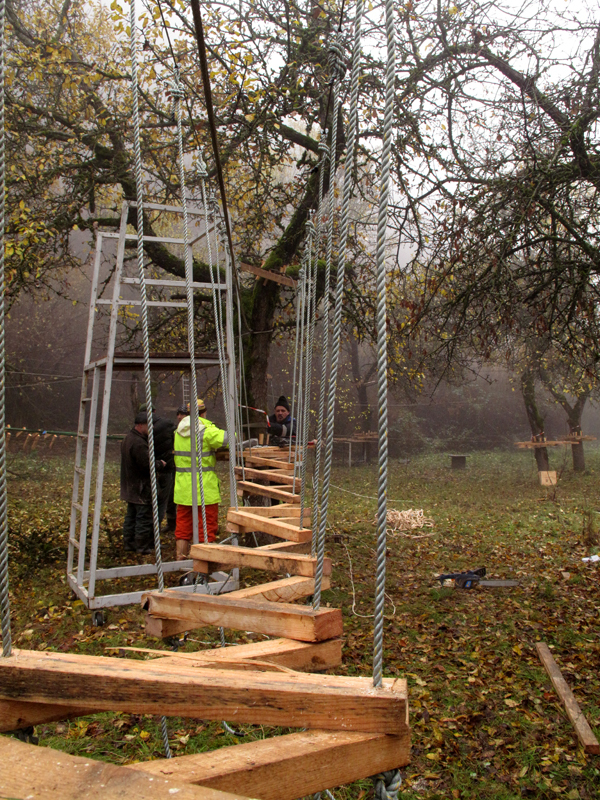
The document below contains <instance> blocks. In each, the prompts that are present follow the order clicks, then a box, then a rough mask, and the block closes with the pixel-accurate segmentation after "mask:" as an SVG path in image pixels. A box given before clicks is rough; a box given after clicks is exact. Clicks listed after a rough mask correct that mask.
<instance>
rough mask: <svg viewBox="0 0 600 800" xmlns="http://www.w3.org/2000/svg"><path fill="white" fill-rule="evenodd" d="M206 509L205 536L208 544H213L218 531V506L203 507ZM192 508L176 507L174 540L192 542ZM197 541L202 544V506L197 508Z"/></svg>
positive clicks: (214, 504)
mask: <svg viewBox="0 0 600 800" xmlns="http://www.w3.org/2000/svg"><path fill="white" fill-rule="evenodd" d="M204 508H205V509H206V536H207V539H208V541H209V542H214V541H215V539H216V538H217V533H218V530H219V504H218V503H213V504H212V505H210V506H205V507H204ZM193 522H194V521H193V514H192V506H177V519H176V522H175V538H176V539H187V541H188V542H191V540H192V533H193V530H194V527H193ZM198 540H199V542H200V544H202V543H203V542H204V527H203V525H202V506H201V505H199V506H198Z"/></svg>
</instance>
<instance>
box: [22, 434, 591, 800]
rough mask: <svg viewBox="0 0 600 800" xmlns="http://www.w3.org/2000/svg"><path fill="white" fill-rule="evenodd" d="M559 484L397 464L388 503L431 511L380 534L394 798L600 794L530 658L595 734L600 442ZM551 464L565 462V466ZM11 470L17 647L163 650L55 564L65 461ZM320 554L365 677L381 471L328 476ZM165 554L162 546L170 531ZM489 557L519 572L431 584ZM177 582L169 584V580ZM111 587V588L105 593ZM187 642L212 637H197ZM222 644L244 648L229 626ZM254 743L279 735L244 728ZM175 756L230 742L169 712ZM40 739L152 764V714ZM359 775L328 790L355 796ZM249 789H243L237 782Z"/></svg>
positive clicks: (478, 466) (76, 725) (494, 571)
mask: <svg viewBox="0 0 600 800" xmlns="http://www.w3.org/2000/svg"><path fill="white" fill-rule="evenodd" d="M551 458H552V460H553V461H554V463H555V465H557V464H558V465H559V469H561V468H563V471H562V474H561V476H560V480H559V484H558V486H557V487H552V488H550V489H548V488H542V487H540V486H539V485H538V483H537V475H536V473H535V468H534V461H533V456H532V454H531V453H526V452H514V453H512V452H510V453H503V452H494V453H477V454H474V455H471V456H469V458H468V464H467V469H466V470H465V471H451V470H450V469H449V459H448V457H447V456H445V455H435V456H433V455H432V456H424V457H418V458H414V459H412V460H411V461H410V462H409V463H406V464H392V465H391V469H390V486H389V495H388V496H389V498H390V501H389V508H395V509H407V508H419V509H423V510H424V513H425V515H426V516H428V517H432V518H433V519H434V521H435V527H434V528H433V531H432V533H433V535H428V533H429V529H424V530H423V531H415V532H413V534H411V536H414V535H416V536H419V535H420V536H422V538H411V536H407V535H405V534H401V533H394V532H390V533H389V537H388V567H387V592H388V598H389V599H388V603H387V605H386V615H387V616H386V622H385V634H384V635H385V648H384V675H390V676H406V677H407V678H408V683H409V690H410V705H411V714H410V715H411V724H412V726H413V750H412V763H411V765H410V766H409V767H408V768H407V769H405V770H404V771H403V776H404V784H403V792H402V793H401V797H403V798H405V799H406V800H409V798H410V799H411V800H414V798H432V799H433V798H497V800H509V799H511V800H512V798H521V797H535V798H545V797H557V796H562V797H565V798H569V800H575V799H576V798H582V800H592V798H596V797H598V796H599V792H600V789H599V787H600V757H594V756H586V755H585V754H584V753H583V752H582V750H581V748H580V747H578V744H577V740H576V739H575V737H574V734H573V730H572V728H571V725H570V723H569V721H568V719H567V718H566V716H565V714H564V712H563V711H562V709H561V708H560V706H559V704H558V703H557V700H556V697H555V694H554V692H553V690H552V687H551V685H550V682H549V680H548V679H547V677H546V675H545V673H544V671H543V668H542V666H541V664H540V662H539V660H538V657H537V654H536V651H535V642H536V641H538V640H544V641H546V642H548V644H549V645H550V647H551V648H552V649H553V653H554V656H555V658H556V660H557V662H558V664H559V666H560V668H561V669H562V671H563V675H564V676H565V678H566V680H567V681H568V683H569V684H570V686H571V688H572V689H573V691H574V693H575V695H576V697H577V698H578V700H579V701H580V704H581V706H582V708H583V710H584V712H585V713H586V715H587V717H588V720H589V721H590V723H591V725H592V727H595V729H596V732H597V733H600V709H599V707H598V697H600V669H599V667H600V639H599V635H598V621H599V609H600V589H599V581H598V577H599V569H600V565H598V564H596V565H589V564H585V563H583V562H582V560H581V559H582V557H583V556H588V555H590V554H591V553H595V552H600V549H599V548H598V541H599V540H598V535H597V534H596V532H595V530H594V528H595V518H596V512H597V511H598V510H599V509H600V506H599V502H600V501H599V500H598V488H599V482H600V450H596V449H595V450H592V449H588V451H587V462H588V471H587V472H586V473H585V474H584V475H574V474H573V472H572V470H571V466H570V463H569V460H568V457H567V458H565V456H563V455H560V454H558V455H557V451H553V452H552V455H551ZM559 462H560V464H559ZM9 469H10V474H9V478H10V485H9V491H10V498H9V505H10V517H9V524H10V536H11V554H10V555H11V604H12V617H13V639H14V643H15V646H17V647H27V648H32V649H57V650H63V651H66V650H68V651H71V652H84V653H96V654H101V653H106V652H110V651H109V650H107V648H110V647H116V646H123V645H139V646H142V647H144V646H148V647H155V648H158V647H162V646H164V645H162V644H161V643H157V642H156V641H155V640H148V639H146V638H145V636H144V633H143V629H142V626H141V614H140V610H139V608H137V607H123V608H118V609H112V610H111V611H110V612H109V618H108V621H107V624H106V625H105V626H104V627H102V628H94V627H92V626H91V617H90V612H89V611H88V610H87V609H86V608H85V607H84V606H83V605H82V604H81V602H79V601H75V600H74V599H73V597H72V595H71V593H70V592H69V590H68V589H67V587H66V583H65V576H64V563H65V554H66V542H67V528H68V517H69V501H70V492H69V486H70V482H71V474H72V467H71V460H70V459H69V458H68V457H65V456H61V457H58V456H57V457H50V456H43V455H35V454H32V455H30V456H22V455H18V456H16V455H13V456H10V459H9ZM117 478H118V469H117V467H116V465H112V466H111V467H110V468H109V470H108V481H107V487H108V496H109V502H108V503H107V505H106V513H105V514H104V515H103V531H104V533H103V541H102V547H101V552H100V557H101V562H102V565H103V566H106V565H109V564H111V563H117V562H120V563H123V561H124V559H123V558H121V557H120V554H119V524H120V522H121V517H122V513H123V507H122V504H121V503H120V501H119V500H118V499H117V498H118V494H117ZM333 483H334V485H335V487H336V488H334V489H333V490H332V502H331V506H330V512H329V522H330V530H329V533H328V538H327V545H326V548H327V553H328V555H329V556H331V558H332V559H333V564H334V575H333V586H334V588H333V589H331V590H330V591H328V592H326V593H325V594H324V597H323V600H324V602H325V603H327V604H329V605H331V606H338V607H341V608H342V609H343V613H344V627H345V638H344V664H343V666H342V667H341V668H340V669H339V670H336V671H337V672H340V673H342V674H348V675H369V674H370V672H371V664H372V617H371V615H372V607H373V592H374V569H375V525H374V518H375V510H376V501H375V500H374V499H370V498H372V496H373V495H375V494H376V485H377V469H376V466H374V465H373V466H358V467H353V468H352V469H351V470H349V469H348V468H344V467H338V468H337V469H334V473H333ZM165 541H166V544H167V547H166V550H167V552H166V554H165V558H168V557H172V549H173V545H172V542H170V541H168V540H167V539H165ZM480 566H485V567H486V568H487V571H488V577H492V578H517V579H519V581H520V586H519V587H518V588H517V589H483V588H479V589H477V590H475V591H470V592H469V591H460V590H456V589H454V588H440V587H439V585H436V582H435V576H436V575H438V574H439V573H441V572H450V571H459V570H464V569H468V568H475V567H480ZM171 580H172V579H171ZM110 590H111V591H112V590H113V587H112V586H111V587H110ZM196 633H197V635H194V634H192V635H191V636H190V639H189V640H188V642H187V643H186V645H185V649H187V650H194V649H198V648H202V647H206V646H213V645H214V644H216V643H217V639H218V636H217V634H216V632H215V633H208V632H206V631H205V630H203V631H198V632H196ZM227 639H228V641H229V642H243V641H248V638H247V637H244V636H241V635H239V634H237V633H235V632H233V631H228V632H227ZM242 727H243V731H244V733H245V736H246V737H247V738H260V737H263V736H268V735H271V734H272V733H273V732H272V731H271V730H265V729H264V728H262V727H260V726H250V725H247V726H242ZM169 732H170V738H171V746H172V748H173V750H174V754H175V755H181V754H187V753H192V752H198V751H202V750H208V749H212V748H215V747H220V746H223V745H227V744H233V743H235V742H236V741H238V740H237V739H236V738H235V737H234V736H232V735H231V734H230V733H228V732H227V731H226V730H225V729H224V728H223V727H222V726H221V725H220V724H219V723H202V722H201V721H198V720H189V719H185V720H184V719H176V720H170V722H169ZM36 733H37V735H38V736H40V744H41V745H45V746H52V747H55V748H59V749H63V750H65V751H68V752H71V753H81V754H86V755H90V756H92V757H94V758H100V759H106V760H109V761H113V762H115V763H131V762H132V761H135V760H146V759H149V758H157V757H162V755H163V751H162V743H161V738H160V735H159V727H158V719H157V718H153V717H140V716H132V715H125V714H100V715H95V716H93V717H86V718H84V719H80V720H76V721H71V722H63V723H59V724H54V725H45V726H39V727H38V728H37V729H36ZM370 787H371V784H370V782H369V781H364V782H361V783H360V784H355V785H354V786H352V787H345V788H343V789H340V790H336V791H335V795H336V798H357V799H358V798H362V797H365V796H367V797H368V796H369V794H370V793H371V791H372V790H371V788H370ZM240 791H243V787H240Z"/></svg>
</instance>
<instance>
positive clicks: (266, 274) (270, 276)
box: [239, 261, 296, 289]
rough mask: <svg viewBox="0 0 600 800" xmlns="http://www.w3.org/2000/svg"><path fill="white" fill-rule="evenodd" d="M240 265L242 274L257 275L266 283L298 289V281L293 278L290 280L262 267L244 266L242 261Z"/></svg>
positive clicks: (286, 276)
mask: <svg viewBox="0 0 600 800" xmlns="http://www.w3.org/2000/svg"><path fill="white" fill-rule="evenodd" d="M239 265H240V269H241V270H242V272H251V273H252V274H253V275H256V277H257V278H263V279H264V280H266V281H274V282H275V283H281V284H282V285H283V286H289V287H291V288H292V289H295V288H296V281H295V280H294V279H293V278H290V277H289V276H288V275H280V274H279V273H278V272H271V271H270V270H268V269H261V268H260V267H255V266H254V265H253V264H244V262H243V261H240V262H239Z"/></svg>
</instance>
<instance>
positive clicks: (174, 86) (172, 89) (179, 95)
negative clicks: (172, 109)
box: [165, 77, 185, 100]
mask: <svg viewBox="0 0 600 800" xmlns="http://www.w3.org/2000/svg"><path fill="white" fill-rule="evenodd" d="M165 84H166V87H167V97H170V98H171V99H172V100H183V98H184V97H185V92H184V91H183V87H182V86H181V84H180V83H179V80H178V78H177V77H175V78H174V79H173V80H171V81H165Z"/></svg>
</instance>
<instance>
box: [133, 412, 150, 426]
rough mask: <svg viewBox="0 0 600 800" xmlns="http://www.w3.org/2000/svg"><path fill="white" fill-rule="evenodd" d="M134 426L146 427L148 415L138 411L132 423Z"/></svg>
mask: <svg viewBox="0 0 600 800" xmlns="http://www.w3.org/2000/svg"><path fill="white" fill-rule="evenodd" d="M133 424H134V425H147V424H148V414H147V413H146V412H145V411H138V413H137V414H136V415H135V420H134V422H133Z"/></svg>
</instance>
